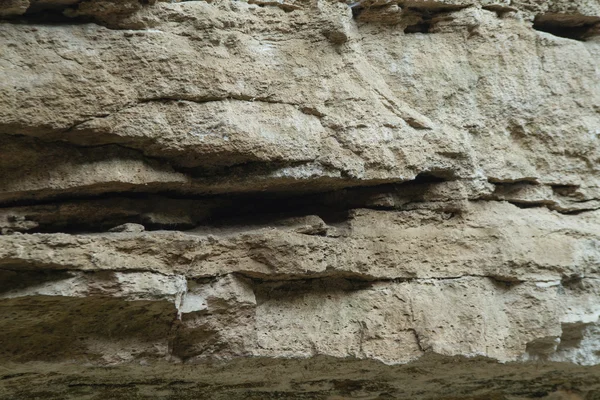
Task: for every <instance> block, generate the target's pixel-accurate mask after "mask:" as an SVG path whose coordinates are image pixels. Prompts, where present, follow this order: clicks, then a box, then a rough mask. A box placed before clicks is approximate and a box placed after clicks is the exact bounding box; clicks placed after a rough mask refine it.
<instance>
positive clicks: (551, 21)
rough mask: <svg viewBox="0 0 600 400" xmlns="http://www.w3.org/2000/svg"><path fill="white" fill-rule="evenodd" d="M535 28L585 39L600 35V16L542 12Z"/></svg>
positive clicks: (537, 17)
mask: <svg viewBox="0 0 600 400" xmlns="http://www.w3.org/2000/svg"><path fill="white" fill-rule="evenodd" d="M533 29H535V30H538V31H541V32H546V33H550V34H552V35H554V36H559V37H563V38H567V39H573V40H580V41H585V40H587V39H589V38H591V37H592V36H598V35H600V17H590V16H584V15H575V14H553V13H552V14H540V15H538V16H536V17H535V20H534V21H533Z"/></svg>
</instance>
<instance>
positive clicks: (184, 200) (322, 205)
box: [0, 172, 456, 235]
mask: <svg viewBox="0 0 600 400" xmlns="http://www.w3.org/2000/svg"><path fill="white" fill-rule="evenodd" d="M439 174H443V172H438V173H437V174H436V173H431V172H428V173H424V174H419V175H418V176H417V177H416V178H415V179H414V180H413V181H409V182H406V183H402V184H385V185H379V186H363V187H356V188H348V189H340V190H333V191H331V190H329V191H322V192H314V193H306V192H304V193H290V192H281V191H280V192H277V191H275V192H266V193H265V192H254V193H237V194H223V195H208V196H200V195H191V194H183V193H176V192H162V193H160V194H152V195H150V194H146V193H124V194H115V193H111V194H104V195H99V196H87V197H81V198H72V197H71V198H63V199H55V200H53V201H45V202H38V203H30V204H27V203H28V202H24V203H23V202H22V203H21V204H18V205H13V206H5V207H0V228H2V229H3V232H4V233H5V234H9V233H12V232H25V233H53V232H63V233H93V232H106V231H108V230H109V229H110V228H113V227H115V226H117V225H122V224H125V223H136V224H141V225H143V226H144V227H145V229H146V230H163V229H167V230H183V229H192V228H195V227H216V228H218V227H228V226H229V227H231V226H239V225H243V226H265V225H266V226H268V225H273V226H278V225H281V224H283V225H285V224H288V225H289V224H291V225H294V226H295V225H299V226H303V225H306V223H307V222H305V221H303V220H298V218H302V217H306V216H310V215H314V216H318V217H320V219H321V220H322V221H323V222H324V223H325V224H328V225H332V226H336V225H338V224H343V223H345V222H346V221H347V220H348V219H349V212H350V210H353V209H356V208H370V209H379V210H390V209H399V208H400V207H402V205H403V204H408V203H410V204H415V203H419V202H422V201H425V200H424V197H423V196H424V195H425V194H426V193H427V192H428V191H429V190H430V189H432V187H433V186H435V185H438V184H442V183H444V182H445V181H446V180H448V178H447V177H446V178H443V177H442V176H441V175H439ZM446 176H447V175H446ZM394 199H402V200H394ZM440 203H441V204H442V205H441V206H440V207H442V208H444V207H446V206H444V205H443V203H444V202H440ZM455 211H456V210H454V211H453V212H455ZM282 221H283V222H282ZM286 221H287V222H286ZM313 222H314V220H313ZM317 225H318V224H317ZM305 231H306V232H305V233H307V234H310V235H325V234H326V232H325V231H320V230H319V227H318V226H316V227H314V228H313V229H307V230H305ZM299 232H300V233H304V231H302V230H300V231H299Z"/></svg>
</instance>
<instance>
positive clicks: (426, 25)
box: [404, 21, 431, 33]
mask: <svg viewBox="0 0 600 400" xmlns="http://www.w3.org/2000/svg"><path fill="white" fill-rule="evenodd" d="M429 29H431V21H423V22H421V23H418V24H414V25H409V26H407V27H406V28H404V33H429Z"/></svg>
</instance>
